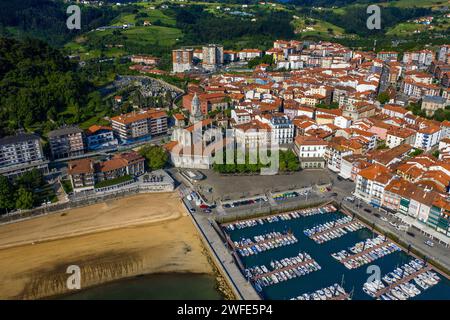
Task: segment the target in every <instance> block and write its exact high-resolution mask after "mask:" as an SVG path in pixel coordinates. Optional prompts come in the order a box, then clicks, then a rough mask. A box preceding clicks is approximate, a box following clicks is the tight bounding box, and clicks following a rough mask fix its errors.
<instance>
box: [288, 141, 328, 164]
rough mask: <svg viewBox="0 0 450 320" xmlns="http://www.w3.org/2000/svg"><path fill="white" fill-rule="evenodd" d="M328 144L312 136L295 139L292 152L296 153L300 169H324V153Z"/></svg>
mask: <svg viewBox="0 0 450 320" xmlns="http://www.w3.org/2000/svg"><path fill="white" fill-rule="evenodd" d="M327 145H328V143H327V142H326V141H325V140H323V139H320V138H317V137H312V136H297V137H295V145H294V150H295V151H296V153H297V155H298V157H299V161H300V167H301V168H302V169H322V168H325V164H326V162H325V158H324V156H325V151H326V147H327Z"/></svg>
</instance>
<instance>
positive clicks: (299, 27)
mask: <svg viewBox="0 0 450 320" xmlns="http://www.w3.org/2000/svg"><path fill="white" fill-rule="evenodd" d="M308 20H310V21H313V22H314V23H315V24H314V25H307V24H306V23H305V19H304V18H302V17H300V18H299V19H294V20H293V21H292V24H293V25H294V27H295V32H296V33H297V34H300V35H302V36H322V37H330V36H333V35H343V34H344V29H342V28H340V27H338V26H336V25H334V24H331V23H329V22H326V21H323V20H319V19H312V18H308ZM329 30H331V31H332V32H329Z"/></svg>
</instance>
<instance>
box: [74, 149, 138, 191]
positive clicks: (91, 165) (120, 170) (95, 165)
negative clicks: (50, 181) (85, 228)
mask: <svg viewBox="0 0 450 320" xmlns="http://www.w3.org/2000/svg"><path fill="white" fill-rule="evenodd" d="M144 162H145V160H144V158H143V157H142V156H141V155H139V154H138V153H137V152H134V151H132V152H126V153H121V154H116V155H114V157H113V158H112V159H110V160H106V161H100V162H95V161H94V159H90V158H86V159H79V160H74V161H70V162H69V167H68V174H69V177H70V181H71V182H72V187H73V189H74V191H75V192H80V191H86V190H92V189H94V187H95V184H96V183H98V182H101V181H104V180H111V179H116V178H119V177H123V176H126V175H129V176H132V177H137V176H140V175H142V174H144V172H145V167H144Z"/></svg>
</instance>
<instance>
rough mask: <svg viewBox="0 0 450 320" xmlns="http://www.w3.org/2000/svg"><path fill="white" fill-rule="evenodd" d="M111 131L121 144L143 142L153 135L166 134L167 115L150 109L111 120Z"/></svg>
mask: <svg viewBox="0 0 450 320" xmlns="http://www.w3.org/2000/svg"><path fill="white" fill-rule="evenodd" d="M111 124H112V129H113V131H114V133H115V135H116V136H117V137H118V138H119V139H120V141H121V142H122V143H125V144H126V143H132V142H136V141H145V140H148V139H150V138H151V136H152V135H153V136H154V135H160V134H165V133H167V114H166V112H165V111H162V110H154V109H150V110H147V111H141V112H131V113H127V114H122V115H120V116H117V117H114V118H111Z"/></svg>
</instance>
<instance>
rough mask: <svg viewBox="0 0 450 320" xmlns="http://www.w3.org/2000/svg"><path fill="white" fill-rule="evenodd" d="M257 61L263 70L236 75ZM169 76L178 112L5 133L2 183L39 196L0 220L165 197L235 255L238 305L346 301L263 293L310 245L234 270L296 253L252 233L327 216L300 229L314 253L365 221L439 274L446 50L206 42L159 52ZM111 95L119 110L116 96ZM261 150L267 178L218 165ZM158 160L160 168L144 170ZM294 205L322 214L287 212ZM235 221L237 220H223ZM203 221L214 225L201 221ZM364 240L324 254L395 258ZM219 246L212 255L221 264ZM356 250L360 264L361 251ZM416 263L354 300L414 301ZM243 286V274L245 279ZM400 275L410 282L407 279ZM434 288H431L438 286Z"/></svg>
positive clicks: (142, 112)
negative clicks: (32, 182) (269, 162)
mask: <svg viewBox="0 0 450 320" xmlns="http://www.w3.org/2000/svg"><path fill="white" fill-rule="evenodd" d="M131 61H132V63H133V64H134V65H133V66H132V67H130V69H132V70H137V71H140V72H142V73H146V72H150V73H152V72H153V73H156V74H157V73H158V70H157V69H155V68H154V67H155V66H156V65H157V64H158V63H159V59H158V58H155V57H152V56H147V55H133V56H132V57H131ZM255 61H260V62H261V63H257V64H255V63H252V64H251V65H250V62H255ZM267 61H269V63H265V62H267ZM171 74H172V75H174V76H178V77H181V78H186V79H189V83H188V86H187V89H186V90H185V91H181V92H180V91H179V90H178V91H177V89H176V88H170V87H167V90H166V89H164V90H166V91H167V92H168V94H169V95H171V96H172V98H174V100H178V104H176V103H173V105H170V106H167V107H166V106H163V107H158V108H134V110H133V111H131V112H129V113H123V114H120V115H118V116H115V117H111V118H110V119H109V125H106V124H104V123H102V124H100V123H98V124H97V123H94V124H92V125H91V126H89V127H88V128H87V129H81V128H80V127H79V126H77V125H67V126H63V127H60V128H59V129H56V130H52V131H49V132H48V133H46V136H45V139H46V140H48V145H46V146H45V147H44V146H43V145H42V139H41V138H42V137H40V136H39V135H38V134H31V133H24V132H20V131H19V132H18V133H17V134H16V135H13V136H6V137H3V138H1V139H0V173H1V175H3V176H4V177H7V178H8V179H9V180H10V181H15V179H17V178H19V177H21V176H23V175H24V174H25V175H26V174H30V172H33V173H35V174H41V175H43V176H45V177H46V179H45V180H46V181H45V183H44V185H45V187H44V189H45V190H47V191H48V192H44V195H43V196H42V197H41V198H40V200H39V203H37V204H34V205H32V207H29V206H28V207H27V206H23V205H22V206H21V205H20V203H19V204H17V205H16V206H15V207H14V206H13V207H14V208H10V210H9V211H8V213H7V214H5V215H4V217H3V219H8V220H11V221H14V220H15V219H16V218H17V219H19V218H21V217H23V216H40V215H45V214H47V213H48V212H52V211H57V210H61V209H65V208H73V207H77V206H79V205H86V204H92V203H96V202H97V200H98V199H101V200H104V199H112V198H114V197H118V196H123V195H131V194H136V193H160V192H172V191H174V190H177V192H178V193H179V196H180V198H181V200H182V203H183V204H184V205H185V206H186V208H187V209H188V211H189V213H190V214H191V215H192V216H193V219H194V220H195V223H197V224H198V225H197V226H198V228H199V229H200V230H202V228H203V227H204V228H210V231H211V232H216V233H215V234H214V235H213V234H208V232H206V234H205V235H204V236H205V237H206V238H207V239H208V241H210V243H217V244H220V242H226V243H227V247H228V248H232V249H233V250H234V253H231V255H232V257H233V258H235V259H236V261H237V262H234V263H233V266H229V267H230V268H233V267H234V268H236V270H239V272H237V273H239V275H234V276H233V270H232V271H230V273H231V274H232V276H233V277H236V278H235V281H236V282H237V283H238V284H237V285H236V288H237V289H232V291H233V292H234V296H235V297H239V296H240V297H241V298H244V299H246V298H249V299H255V298H256V299H259V298H263V299H265V298H268V299H286V298H290V299H298V300H305V299H316V298H317V299H322V300H324V299H349V298H351V296H352V295H354V297H355V298H358V294H359V293H358V292H355V291H354V290H353V292H351V291H352V290H351V288H349V287H348V286H347V287H345V285H344V284H342V283H341V281H340V275H339V277H338V278H339V279H332V280H331V279H330V283H329V284H328V285H327V286H326V287H323V288H322V289H320V288H311V290H310V293H305V292H304V291H303V292H301V293H302V294H300V293H299V294H300V295H298V294H294V293H292V294H291V293H290V292H289V294H287V293H286V292H285V291H283V293H281V291H282V290H281V289H276V288H275V287H277V286H275V284H278V283H279V282H286V281H290V280H291V279H294V278H300V277H303V276H304V275H306V274H309V273H313V272H316V271H319V270H320V269H321V266H320V265H319V263H318V261H317V260H315V257H314V254H313V252H311V251H310V252H309V253H307V252H303V253H300V254H298V255H295V256H294V257H292V256H291V257H287V256H286V257H284V258H285V259H284V260H283V259H282V260H280V261H278V260H275V261H273V259H275V258H274V257H272V260H271V261H272V264H273V265H272V268H269V267H266V266H265V265H262V266H257V265H251V264H250V262H249V260H248V259H249V258H248V257H249V256H255V255H258V254H260V253H261V252H263V251H269V250H272V249H274V248H278V247H284V246H291V245H294V244H296V243H297V240H298V239H297V238H296V237H295V236H294V235H293V234H291V233H289V232H288V233H286V232H284V231H273V230H272V229H264V228H263V226H264V225H266V224H268V223H273V222H274V221H275V222H276V221H278V220H281V221H288V220H296V219H299V218H301V217H309V216H311V217H312V216H316V215H327V214H335V213H334V212H335V211H336V209H337V207H339V206H341V207H340V210H341V211H344V209H345V208H346V210H347V212H350V214H349V215H347V216H344V217H343V216H336V218H340V219H337V220H336V221H335V222H334V223H333V224H332V225H330V224H327V223H326V222H325V223H323V224H321V225H317V224H315V225H314V228H312V227H311V225H309V227H310V228H308V229H305V235H306V236H308V237H309V238H310V239H312V240H314V241H315V242H316V243H318V244H321V243H323V242H328V241H331V240H333V239H337V238H339V237H341V236H343V235H344V234H346V233H347V232H356V231H358V230H361V229H362V228H369V229H370V228H371V226H372V221H376V223H377V224H381V225H382V226H383V227H382V230H389V231H390V234H393V235H395V236H396V237H397V239H398V241H399V242H401V243H402V244H407V243H411V242H412V243H413V244H412V246H413V247H415V246H418V247H419V249H418V250H419V251H420V250H423V248H426V250H429V254H428V256H427V258H429V259H430V260H433V259H435V260H436V261H438V264H439V266H443V267H444V268H445V267H448V264H447V263H448V262H449V256H448V248H449V245H450V195H449V192H450V121H448V120H444V121H441V120H442V119H441V118H440V117H441V116H442V114H443V113H444V112H445V110H448V108H449V106H450V45H448V44H447V45H441V46H439V48H438V49H437V50H429V49H424V50H420V51H413V52H406V53H404V54H403V55H401V54H399V53H397V52H383V51H381V52H377V53H375V52H362V51H357V50H352V49H350V48H347V47H344V46H343V45H340V44H337V43H333V42H325V41H322V42H312V41H297V40H292V41H285V40H276V41H275V42H274V43H273V47H272V48H267V50H264V51H263V50H259V49H253V48H247V49H243V50H241V51H232V50H226V49H225V48H224V47H223V46H222V45H220V44H207V45H204V46H198V47H182V48H178V49H175V50H173V51H172V73H171ZM166 91H165V92H166ZM114 99H115V103H117V104H118V105H120V104H121V103H122V97H121V96H116V97H115V98H114ZM149 146H150V147H149ZM265 146H271V147H274V146H275V147H276V149H274V150H276V152H279V153H280V159H281V160H280V164H279V167H278V168H276V169H277V170H276V171H275V172H271V173H265V174H263V168H264V165H262V164H261V163H259V160H256V162H255V163H253V167H252V164H251V163H249V161H248V160H245V159H244V163H234V160H232V161H231V163H228V162H227V163H225V164H223V163H219V162H217V160H218V157H217V155H218V154H222V153H221V152H222V151H224V150H225V149H227V148H234V149H242V148H243V149H244V150H246V151H245V152H248V151H252V150H259V149H261V148H262V147H265ZM146 148H147V149H146ZM146 152H149V153H151V152H154V153H151V156H146ZM164 156H166V157H167V163H165V161H163V164H162V165H154V164H152V163H150V162H152V159H154V158H156V157H161V158H164ZM244 158H245V157H244ZM223 179H225V180H223ZM244 179H245V181H246V182H245V183H244V182H242V184H241V181H244ZM234 184H235V185H234ZM241 189H242V190H241ZM19 192H20V190H19ZM25 198H26V197H24V199H25ZM24 199H22V200H24ZM19 202H20V201H19ZM22 202H23V201H22ZM298 203H307V204H311V207H312V204H316V205H317V204H319V203H320V205H317V206H316V208H312V209H306V208H304V209H297V208H298ZM267 208H271V209H267ZM274 208H279V209H280V210H281V209H282V210H281V211H285V212H286V211H289V212H288V213H285V214H276V215H271V216H267V217H265V218H254V219H253V218H252V217H253V216H252V215H251V213H255V212H265V213H270V212H276V211H275V209H274ZM266 209H267V210H269V211H267V210H266ZM264 210H266V211H264ZM293 210H294V211H293ZM352 210H354V211H359V212H360V214H361V215H362V222H359V221H353V218H354V217H355V216H354V215H353V217H351V212H352ZM237 212H240V213H246V214H247V215H245V216H241V218H242V217H245V219H244V220H242V222H233V221H232V220H230V219H229V217H230V216H231V215H232V216H233V218H236V215H237V214H238V213H237ZM213 216H214V217H216V218H217V222H215V223H216V224H211V225H209V226H207V225H208V223H209V222H210V217H213ZM197 219H198V220H199V221H197ZM202 224H203V227H202ZM258 225H259V226H261V228H260V229H258V230H259V231H260V235H255V237H254V239H255V241H253V240H251V239H250V238H252V237H253V235H254V234H252V237H250V236H246V234H245V233H243V230H244V229H246V228H251V227H255V226H258ZM374 225H375V223H374ZM305 226H306V225H305ZM255 228H256V227H255ZM217 230H219V231H217ZM269 230H272V231H273V232H269ZM237 231H239V232H238V234H234V233H235V232H237ZM372 231H373V228H372ZM413 231H415V232H413ZM267 232H269V233H267ZM411 234H412V236H411ZM414 234H415V235H414ZM385 236H386V233H385V234H384V237H385ZM209 237H212V239H218V240H217V241H212V240H211V239H210V238H209ZM413 237H415V238H413ZM419 237H423V239H425V241H421V240H420V241H419V239H421V238H419ZM220 239H221V240H222V241H220ZM368 239H369V240H366V242H364V241H363V242H362V244H361V243H357V244H356V245H355V247H354V250H351V251H352V252H353V253H349V252H345V250H343V251H344V252H343V251H340V252H338V250H336V249H335V250H332V251H331V252H335V253H333V254H331V256H332V257H333V258H334V259H335V260H338V262H339V263H341V264H343V265H345V267H346V268H347V269H349V270H350V269H354V268H358V267H359V266H361V265H364V264H367V263H370V262H372V261H374V260H376V259H380V258H382V257H384V256H385V255H389V254H391V253H394V252H396V251H401V250H402V249H401V248H400V246H397V245H396V244H394V243H386V242H388V241H386V239H384V240H383V235H382V232H380V235H378V236H377V237H375V236H374V237H373V238H372V239H371V238H368ZM414 241H416V242H417V243H414ZM350 244H351V243H350ZM361 246H362V247H361ZM360 247H361V248H360ZM224 248H225V247H223V246H222V248H221V250H223V251H224V253H223V254H225V255H226V254H228V255H229V254H230V253H229V252H228V251H226V252H225V249H224ZM358 248H359V249H358ZM380 248H381V249H380ZM410 249H411V248H408V253H410V252H409V250H410ZM216 250H217V249H216ZM277 250H280V249H277ZM367 250H369V251H367ZM370 250H372V251H370ZM378 250H380V251H378ZM433 250H435V251H433ZM366 252H368V253H367V254H368V255H367V257H369V258H368V259H366V260H365V259H364V258H361V257H365V256H364V255H362V253H364V254H365V253H366ZM442 252H446V254H442ZM369 253H370V255H369ZM219 255H220V253H219ZM352 255H353V256H352ZM356 256H358V257H356ZM417 256H419V255H418V254H417ZM417 256H416V258H417ZM236 257H237V258H236ZM278 258H279V257H278ZM219 259H220V258H219ZM267 261H269V260H267ZM267 263H268V262H267ZM333 263H336V262H335V261H334V260H333ZM425 263H426V259H425ZM425 263H424V261H423V260H421V259H416V260H412V261H411V262H410V263H409V264H408V263H407V264H406V265H404V268H403V270H404V271H402V272H403V273H401V275H397V272H395V273H392V272H391V275H390V276H389V275H386V277H384V278H383V280H384V281H385V282H386V285H385V284H383V282H381V281H379V283H376V284H374V285H373V286H371V285H370V284H369V285H367V283H366V284H365V286H364V287H363V288H361V290H363V291H361V292H364V293H361V294H365V296H366V298H369V296H370V297H373V298H382V299H385V300H405V299H407V298H408V297H411V298H412V297H415V296H416V295H418V294H419V292H420V291H421V290H419V289H418V288H417V287H419V288H421V289H422V290H423V291H424V292H425V290H426V289H427V288H428V287H431V286H434V285H435V284H436V283H437V282H438V281H439V279H441V278H440V277H439V276H437V275H436V272H434V271H431V270H432V269H431V267H429V265H427V266H425ZM267 266H269V265H268V264H267ZM222 267H223V268H227V266H222ZM322 267H323V266H322ZM392 267H393V269H395V268H394V267H395V264H393V265H392ZM268 269H271V270H268ZM277 270H278V271H277ZM280 270H283V271H280ZM400 270H402V269H400ZM447 270H448V269H447ZM237 273H236V274H237ZM405 273H406V275H405ZM444 274H445V273H444ZM347 277H348V276H347ZM443 277H445V275H444V276H443ZM447 277H448V276H447ZM240 278H242V279H241V280H243V283H244V284H242V286H243V287H244V288H243V289H242V288H241V289H239V286H240V285H239V279H240ZM245 279H251V282H250V283H251V285H248V284H245ZM413 279H414V281H415V283H416V286H417V287H416V286H415V285H414V284H412V282H408V281H411V280H413ZM347 281H350V279H348V280H347ZM445 281H447V280H445ZM234 285H235V284H234ZM313 289H314V290H313ZM317 289H320V290H317ZM440 290H442V292H444V293H442V294H445V292H446V293H448V292H449V287H448V286H446V287H442V288H440ZM236 292H237V293H236ZM430 292H431V291H430Z"/></svg>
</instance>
